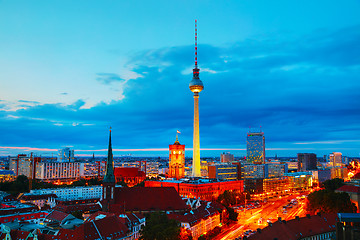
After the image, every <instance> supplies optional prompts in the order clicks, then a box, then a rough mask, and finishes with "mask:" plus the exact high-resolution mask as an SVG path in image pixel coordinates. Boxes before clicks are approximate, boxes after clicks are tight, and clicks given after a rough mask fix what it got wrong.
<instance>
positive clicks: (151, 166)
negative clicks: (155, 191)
mask: <svg viewBox="0 0 360 240" xmlns="http://www.w3.org/2000/svg"><path fill="white" fill-rule="evenodd" d="M159 167H160V163H159V162H146V177H148V178H157V177H158V175H159Z"/></svg>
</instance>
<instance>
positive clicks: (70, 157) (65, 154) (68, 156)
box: [57, 147, 74, 162]
mask: <svg viewBox="0 0 360 240" xmlns="http://www.w3.org/2000/svg"><path fill="white" fill-rule="evenodd" d="M57 160H58V161H59V162H65V161H68V162H70V161H74V150H71V149H70V148H68V147H66V148H63V149H60V150H59V156H58V159H57Z"/></svg>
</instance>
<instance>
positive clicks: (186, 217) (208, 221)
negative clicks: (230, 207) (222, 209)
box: [167, 200, 221, 239]
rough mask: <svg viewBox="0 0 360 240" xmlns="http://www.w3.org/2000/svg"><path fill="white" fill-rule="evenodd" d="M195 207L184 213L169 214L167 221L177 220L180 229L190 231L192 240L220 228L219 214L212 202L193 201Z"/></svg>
mask: <svg viewBox="0 0 360 240" xmlns="http://www.w3.org/2000/svg"><path fill="white" fill-rule="evenodd" d="M195 201H196V203H197V205H196V207H195V208H193V209H192V210H190V211H187V212H186V213H170V214H168V215H167V216H168V218H169V219H174V220H177V221H179V222H180V223H181V227H182V228H184V229H187V230H190V232H191V235H192V237H193V239H198V238H199V237H200V236H201V235H203V234H205V233H207V232H209V231H211V230H212V229H214V228H215V227H218V226H220V225H221V224H220V223H221V222H220V213H219V211H218V210H217V208H216V207H215V206H213V202H204V201H199V200H195Z"/></svg>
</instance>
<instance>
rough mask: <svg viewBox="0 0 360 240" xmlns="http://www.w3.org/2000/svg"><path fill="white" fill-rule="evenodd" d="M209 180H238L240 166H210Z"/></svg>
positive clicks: (229, 164) (228, 164)
mask: <svg viewBox="0 0 360 240" xmlns="http://www.w3.org/2000/svg"><path fill="white" fill-rule="evenodd" d="M208 172H209V173H208V174H209V178H217V179H219V180H237V179H238V166H237V165H234V164H231V163H227V164H226V163H225V164H224V163H222V164H221V163H220V164H212V165H209V166H208Z"/></svg>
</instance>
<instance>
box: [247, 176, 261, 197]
mask: <svg viewBox="0 0 360 240" xmlns="http://www.w3.org/2000/svg"><path fill="white" fill-rule="evenodd" d="M244 185H245V191H247V192H249V193H250V194H261V193H264V179H263V178H247V179H244Z"/></svg>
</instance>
